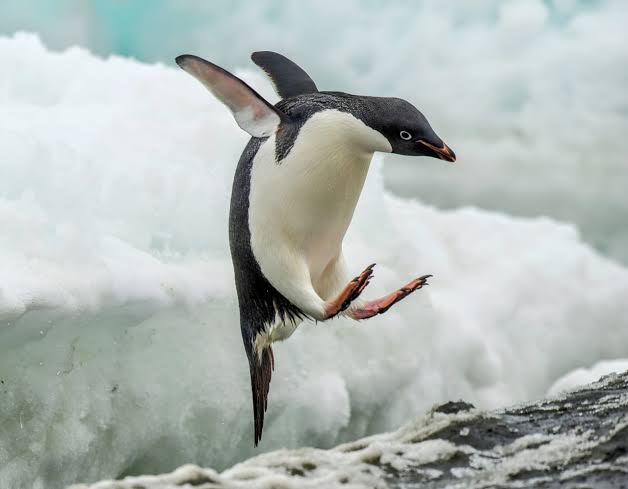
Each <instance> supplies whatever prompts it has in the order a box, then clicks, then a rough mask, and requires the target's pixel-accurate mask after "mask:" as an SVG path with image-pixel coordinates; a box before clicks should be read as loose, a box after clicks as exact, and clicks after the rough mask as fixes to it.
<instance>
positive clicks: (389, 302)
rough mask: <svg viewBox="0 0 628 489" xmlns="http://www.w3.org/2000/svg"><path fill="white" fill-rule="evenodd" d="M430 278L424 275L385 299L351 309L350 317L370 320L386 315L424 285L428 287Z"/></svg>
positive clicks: (381, 298)
mask: <svg viewBox="0 0 628 489" xmlns="http://www.w3.org/2000/svg"><path fill="white" fill-rule="evenodd" d="M430 277H431V275H423V276H422V277H419V278H416V279H414V280H413V281H412V282H410V283H408V284H406V285H404V286H403V287H401V288H400V289H398V290H395V291H394V292H392V293H390V294H388V295H385V296H384V297H380V298H379V299H375V300H373V301H368V302H367V303H366V304H364V305H363V306H362V307H357V308H355V309H351V310H350V312H349V315H350V316H351V317H352V318H353V319H368V318H372V317H373V316H377V315H378V314H384V313H385V312H386V311H387V310H388V309H390V308H391V307H392V306H393V305H394V304H396V303H397V302H399V301H400V300H401V299H403V298H405V297H407V296H409V295H410V294H412V292H414V291H415V290H419V289H420V288H422V287H423V286H424V285H428V284H427V279H428V278H430Z"/></svg>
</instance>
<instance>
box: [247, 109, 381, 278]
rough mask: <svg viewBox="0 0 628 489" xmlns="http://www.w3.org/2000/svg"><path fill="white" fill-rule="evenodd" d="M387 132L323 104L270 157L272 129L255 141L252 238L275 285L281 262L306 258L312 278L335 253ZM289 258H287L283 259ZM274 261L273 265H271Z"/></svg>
mask: <svg viewBox="0 0 628 489" xmlns="http://www.w3.org/2000/svg"><path fill="white" fill-rule="evenodd" d="M373 139H375V140H376V141H377V143H378V144H380V145H382V146H383V149H384V150H386V149H387V148H386V146H385V145H384V143H382V141H381V139H383V140H384V141H385V144H386V145H387V144H388V142H387V141H386V140H385V138H384V137H383V136H382V135H381V134H379V133H377V132H376V131H374V130H373V129H370V128H369V127H367V126H366V125H364V124H363V123H362V122H361V121H359V120H358V119H355V118H354V117H353V116H351V115H349V114H345V113H342V112H338V111H334V110H329V111H323V112H319V113H317V114H315V115H314V116H312V117H311V118H310V119H309V120H308V121H307V122H306V124H305V125H304V126H303V127H302V128H301V131H300V133H299V136H298V137H297V140H296V142H295V145H294V147H293V148H292V150H291V151H290V153H289V155H288V156H287V157H286V158H285V159H283V160H282V161H281V162H280V163H277V162H276V161H275V136H271V137H270V138H269V139H268V140H267V141H266V142H265V143H264V144H263V145H262V147H260V149H259V151H258V153H257V155H256V156H255V159H254V161H253V168H252V171H251V193H250V206H249V227H250V229H251V245H252V248H253V252H254V254H255V257H256V258H257V260H258V262H259V264H260V267H261V269H262V272H263V273H264V275H265V276H266V277H267V278H268V279H269V280H270V281H271V283H273V285H275V286H276V287H277V284H276V283H275V282H276V281H281V276H280V274H281V273H285V272H286V270H285V265H286V263H282V264H281V266H279V267H278V266H277V262H278V261H280V262H281V261H284V262H285V258H286V257H285V256H284V259H282V258H281V257H278V256H277V254H278V253H282V254H284V255H288V257H290V256H291V258H287V259H294V260H304V261H305V263H306V265H307V268H308V270H309V274H310V278H311V280H312V281H313V282H316V281H317V280H318V279H319V278H320V276H321V274H322V273H323V272H324V270H325V267H326V266H327V265H328V264H329V263H330V262H331V261H333V260H334V259H335V258H336V257H338V255H339V253H340V250H341V246H342V239H343V238H344V235H345V233H346V231H347V228H348V227H349V224H350V222H351V218H352V217H353V212H354V210H355V207H356V204H357V202H358V198H359V196H360V192H361V191H362V187H363V185H364V180H365V178H366V175H367V172H368V168H369V164H370V162H371V158H372V156H373V151H374V149H372V148H373ZM288 265H289V264H288ZM277 268H279V269H277Z"/></svg>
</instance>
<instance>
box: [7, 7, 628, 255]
mask: <svg viewBox="0 0 628 489" xmlns="http://www.w3.org/2000/svg"><path fill="white" fill-rule="evenodd" d="M627 25H628V5H626V2H625V1H624V0H545V1H542V0H466V1H463V2H460V1H456V0H396V1H390V0H343V1H341V2H339V1H337V0H317V1H315V2H295V1H291V0H256V1H250V0H212V1H209V2H207V1H199V0H195V1H192V0H188V1H185V2H172V1H168V0H134V1H133V2H120V1H111V0H91V1H89V2H85V1H83V0H57V1H55V2H51V1H50V0H29V1H28V2H24V1H23V0H2V2H1V3H0V34H1V33H3V32H4V33H6V34H10V33H12V32H13V31H14V30H15V29H22V30H29V31H36V32H39V33H41V36H42V38H43V39H44V41H45V42H46V44H47V45H48V46H49V47H51V48H54V49H59V48H64V47H68V46H72V45H77V44H78V45H83V46H87V47H89V48H90V49H91V50H92V51H94V52H95V53H98V54H101V55H109V54H119V55H124V56H131V57H134V58H137V59H139V60H142V61H149V62H154V61H161V62H164V63H167V64H173V63H172V61H173V59H174V57H175V56H177V55H178V54H181V53H182V52H184V51H185V52H192V53H196V54H199V55H201V56H204V57H206V58H208V59H211V60H213V61H214V62H216V63H218V64H220V65H221V66H225V67H227V68H230V69H236V68H241V67H243V66H250V62H249V61H248V56H249V55H250V53H251V52H252V51H256V50H260V49H271V50H276V51H279V52H283V53H286V54H287V55H289V57H292V58H294V59H295V60H297V61H298V62H299V63H300V64H302V65H303V66H304V67H305V68H306V70H307V71H309V72H310V73H311V74H312V75H313V76H314V79H315V81H316V82H317V84H318V86H319V87H321V88H322V89H328V90H344V91H347V92H350V93H364V94H369V95H373V94H377V95H382V96H383V95H388V96H399V97H404V98H407V99H408V100H410V101H412V102H414V103H416V104H417V105H418V106H419V107H420V108H421V109H422V110H423V111H424V112H425V114H427V116H428V119H429V120H430V121H431V122H432V124H433V126H434V127H435V129H436V131H437V132H438V133H439V134H442V135H443V137H444V138H445V140H446V141H447V142H448V144H449V145H450V146H451V147H452V148H453V149H454V150H455V151H457V152H460V151H464V153H463V154H462V155H461V156H464V160H463V162H464V164H461V165H457V166H456V167H451V168H443V167H439V166H438V165H431V164H428V163H427V162H425V161H423V160H413V159H406V158H403V157H387V160H389V161H387V166H386V170H385V172H384V175H385V182H386V185H387V186H388V187H389V188H391V189H393V190H394V191H395V192H396V193H397V194H401V195H404V196H411V197H416V198H420V199H421V200H422V201H423V202H426V203H430V204H434V205H437V206H438V207H440V208H457V207H459V206H462V205H469V204H473V205H476V206H480V207H482V208H486V209H490V210H499V211H505V212H507V213H509V214H515V215H522V216H529V217H535V216H538V215H549V216H552V217H554V218H557V219H559V220H566V221H570V222H574V223H576V224H577V225H578V226H579V229H580V230H581V232H582V233H583V237H584V238H585V240H586V241H587V242H590V243H592V244H594V246H595V247H596V248H597V249H600V250H601V251H603V252H604V253H607V254H610V255H611V256H614V257H616V258H619V259H620V260H622V261H623V262H624V263H628V226H626V222H628V199H626V190H625V189H626V187H628V183H627V182H628V138H627V137H626V134H628V90H627V89H626V87H628V49H626V47H625V46H626V45H628V31H627V29H626V26H627Z"/></svg>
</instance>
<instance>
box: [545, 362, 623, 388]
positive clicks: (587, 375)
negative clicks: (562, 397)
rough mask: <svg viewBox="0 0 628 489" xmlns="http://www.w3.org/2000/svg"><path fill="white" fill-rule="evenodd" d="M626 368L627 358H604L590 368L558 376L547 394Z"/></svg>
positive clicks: (587, 382) (581, 368)
mask: <svg viewBox="0 0 628 489" xmlns="http://www.w3.org/2000/svg"><path fill="white" fill-rule="evenodd" d="M627 370H628V359H617V360H605V361H601V362H598V363H596V364H595V365H593V366H591V367H590V368H585V367H580V368H577V369H575V370H573V371H571V372H569V373H566V374H565V375H563V376H562V377H560V378H559V379H558V380H557V381H556V382H554V383H553V384H552V386H551V387H550V388H549V389H548V391H547V394H548V395H549V396H555V395H558V394H560V393H562V392H565V391H569V390H572V389H574V388H576V387H579V386H582V385H585V384H589V383H591V382H593V381H595V380H597V379H599V378H600V377H602V376H603V375H608V374H612V373H621V372H625V371H627Z"/></svg>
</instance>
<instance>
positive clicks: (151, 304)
mask: <svg viewBox="0 0 628 489" xmlns="http://www.w3.org/2000/svg"><path fill="white" fill-rule="evenodd" d="M0 59H1V60H2V62H3V70H2V72H1V73H0V113H1V114H2V115H1V117H0V149H1V158H0V175H1V176H2V177H1V178H0V226H1V227H2V233H1V234H0V381H1V383H0V392H2V399H3V402H2V403H0V427H1V428H0V430H1V431H0V433H1V436H0V486H1V487H20V486H29V487H30V486H32V487H35V488H44V487H45V488H49V487H60V486H62V485H64V484H68V483H73V482H76V481H93V480H98V479H102V478H113V477H119V476H124V475H129V474H138V473H149V472H163V471H165V470H171V469H174V468H175V467H176V466H179V465H182V464H184V463H187V462H194V463H196V464H199V465H203V466H211V467H214V468H215V469H216V470H222V469H224V468H226V467H228V466H231V465H232V464H233V463H235V462H238V461H240V460H243V459H245V458H247V457H249V456H251V455H253V454H256V453H259V452H260V451H268V450H271V449H275V448H279V447H297V446H302V445H308V446H315V447H330V446H333V445H335V444H338V443H342V442H346V441H348V440H353V439H356V438H357V437H360V436H364V435H367V434H372V433H375V432H380V431H385V430H390V429H393V428H395V427H396V426H399V425H401V424H402V423H403V422H405V421H407V419H409V418H410V417H412V416H414V415H416V414H419V413H422V412H425V411H426V410H428V409H429V408H430V406H432V405H433V404H435V403H438V402H442V401H446V400H450V399H459V398H464V399H465V400H467V401H470V402H473V403H475V404H476V405H478V406H480V407H495V406H500V405H504V404H507V403H512V402H516V401H522V400H525V399H530V398H532V397H535V396H540V395H542V394H543V393H544V392H545V391H546V390H547V389H548V388H549V387H550V385H551V384H552V383H553V382H554V381H555V380H556V379H557V378H558V377H560V376H561V375H563V374H564V373H566V372H569V371H571V370H573V369H575V368H577V367H580V366H582V365H591V364H594V363H595V362H597V361H599V360H602V359H605V358H626V357H628V327H627V326H628V324H627V323H626V321H627V318H628V303H626V301H625V297H626V296H627V294H628V270H627V269H626V267H625V266H623V265H621V264H618V263H615V262H613V261H612V260H610V259H608V258H605V257H603V256H601V255H600V254H599V253H598V252H596V251H595V250H593V249H592V247H591V246H589V245H587V244H585V243H584V242H583V240H582V239H581V238H580V236H579V233H578V231H577V229H576V228H575V227H574V226H573V225H570V224H565V223H559V222H556V221H554V220H552V219H549V218H536V219H521V218H513V217H509V216H507V215H503V214H498V213H490V212H486V211H482V210H479V209H476V208H471V207H467V208H461V209H458V210H452V211H442V210H437V209H435V208H432V207H430V206H427V205H425V204H422V203H420V202H416V201H409V200H404V199H401V198H398V197H394V196H392V195H391V194H390V193H389V192H387V191H386V190H385V189H384V184H383V177H382V160H381V159H377V160H376V161H375V162H374V165H373V167H372V171H371V174H370V175H369V178H368V180H367V186H366V188H365V191H364V194H363V196H362V198H361V200H360V203H359V205H358V210H357V212H356V216H355V219H354V222H353V224H352V227H351V229H350V232H349V235H348V237H347V240H346V242H345V249H346V250H347V253H346V254H347V256H348V258H349V262H350V266H351V267H352V269H355V270H356V271H359V270H361V269H363V267H364V266H365V265H367V264H369V263H372V262H373V261H376V262H377V263H378V266H377V268H376V272H375V279H374V280H373V282H372V283H371V285H370V286H369V290H368V293H367V297H375V296H377V295H380V294H383V293H385V292H388V291H390V290H393V289H395V288H397V287H398V286H400V285H402V284H404V283H406V282H407V281H408V280H409V279H411V278H413V277H415V276H418V275H422V274H426V273H432V274H433V275H434V278H433V279H432V280H431V281H430V283H431V285H430V287H427V288H426V289H425V290H421V291H420V292H418V293H416V294H415V295H413V296H412V297H410V298H408V299H406V300H405V301H404V302H403V303H402V304H399V306H398V307H395V308H394V309H392V310H390V311H389V312H388V313H387V314H386V315H384V316H381V317H378V318H375V319H373V320H370V321H368V322H364V323H359V324H358V323H353V322H350V321H348V320H335V321H332V322H329V323H325V324H318V325H312V324H306V325H303V326H302V327H301V328H300V329H299V331H297V333H295V335H294V336H293V337H292V338H290V341H288V342H285V343H282V344H279V345H277V348H276V350H275V359H276V370H275V374H274V378H273V382H272V386H271V392H270V397H269V411H268V414H267V421H266V423H265V433H264V439H263V441H262V444H261V446H260V450H258V451H255V450H254V449H253V446H252V445H253V444H252V414H251V406H250V399H249V396H250V387H249V385H248V382H249V380H248V372H247V365H246V360H245V356H244V352H243V349H242V346H241V338H240V332H239V327H238V324H237V310H236V305H235V291H234V287H233V276H232V270H231V262H230V258H229V252H228V246H227V209H228V199H229V194H230V185H231V178H232V175H233V171H234V168H235V163H236V161H237V159H238V157H239V154H240V151H241V150H242V147H243V146H244V144H245V142H246V135H245V134H244V133H242V132H241V131H239V130H238V128H237V126H236V125H235V123H234V122H233V120H232V119H231V116H230V115H229V113H228V111H227V110H226V109H224V108H223V107H222V106H221V105H220V104H219V103H218V102H217V101H215V100H213V99H212V98H211V97H210V96H209V95H208V94H207V93H206V91H205V90H204V89H203V88H202V87H200V86H198V87H197V84H195V83H194V80H191V79H190V78H189V77H188V76H186V74H185V73H183V72H181V71H180V70H177V69H174V68H169V67H165V66H163V65H160V64H156V65H148V64H143V63H139V62H137V61H133V60H130V59H124V58H119V57H110V58H107V59H101V58H98V57H96V56H93V55H92V54H90V53H88V52H87V51H85V50H83V49H80V48H72V49H69V50H67V51H64V52H61V53H53V52H50V51H49V50H47V49H46V48H45V47H44V46H43V45H42V43H41V42H40V41H39V40H38V39H37V38H36V37H35V36H32V35H27V34H19V35H16V36H14V37H11V38H0ZM239 73H240V74H241V75H242V76H244V77H245V78H246V79H247V81H248V82H249V83H251V84H253V85H255V87H256V88H258V89H259V90H260V91H261V92H262V93H264V94H266V95H267V96H269V98H270V93H271V90H270V86H269V84H268V83H267V82H266V81H264V80H263V79H262V77H261V75H260V74H253V73H250V72H248V71H245V72H239ZM420 163H421V164H422V165H435V168H444V167H443V166H442V163H441V162H439V161H436V160H427V159H424V160H421V162H420ZM459 165H461V166H464V165H465V154H464V152H463V154H461V155H460V158H459ZM455 168H456V167H452V169H449V168H448V169H447V170H444V169H443V171H447V172H448V174H451V172H455ZM435 171H436V170H435ZM374 223H376V225H374ZM609 338H612V339H613V340H612V341H609ZM439 449H441V450H447V447H440V448H439ZM424 455H425V454H422V453H421V452H417V453H416V457H423V456H424ZM367 465H368V464H367ZM321 477H327V475H324V474H323V475H321ZM329 477H332V476H331V475H330V476H329ZM333 477H335V475H334V476H333Z"/></svg>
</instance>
